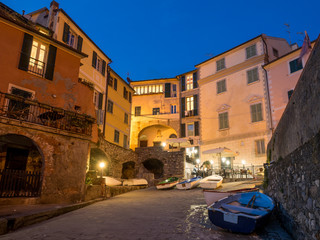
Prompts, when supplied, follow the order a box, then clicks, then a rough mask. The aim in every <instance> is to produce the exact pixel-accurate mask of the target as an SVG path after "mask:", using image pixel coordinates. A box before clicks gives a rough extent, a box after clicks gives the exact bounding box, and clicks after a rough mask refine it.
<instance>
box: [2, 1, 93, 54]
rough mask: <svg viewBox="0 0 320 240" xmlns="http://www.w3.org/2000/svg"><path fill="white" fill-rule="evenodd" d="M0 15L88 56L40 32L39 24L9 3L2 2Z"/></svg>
mask: <svg viewBox="0 0 320 240" xmlns="http://www.w3.org/2000/svg"><path fill="white" fill-rule="evenodd" d="M0 17H1V18H3V19H5V20H7V21H9V22H11V23H14V24H16V25H18V26H20V27H22V28H24V29H27V30H29V31H31V32H33V33H35V34H37V35H39V36H41V37H43V38H46V39H48V40H49V41H51V42H54V43H55V44H57V45H60V46H62V47H63V48H67V49H68V50H70V51H72V52H74V53H77V54H79V55H81V56H83V57H88V55H87V54H85V53H83V52H80V51H78V50H76V49H74V48H72V47H70V46H69V45H67V44H64V43H61V42H59V41H57V40H55V39H53V38H52V37H50V36H48V35H46V34H43V33H41V32H39V30H38V29H37V27H36V26H37V24H35V23H33V22H32V21H30V20H28V19H27V18H25V17H24V16H22V15H21V14H19V13H17V12H16V11H14V10H12V9H11V8H9V7H8V6H7V5H5V4H3V3H1V2H0Z"/></svg>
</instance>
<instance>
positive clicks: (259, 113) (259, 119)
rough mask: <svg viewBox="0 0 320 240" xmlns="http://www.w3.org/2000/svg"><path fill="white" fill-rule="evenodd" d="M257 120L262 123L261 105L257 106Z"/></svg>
mask: <svg viewBox="0 0 320 240" xmlns="http://www.w3.org/2000/svg"><path fill="white" fill-rule="evenodd" d="M257 120H258V121H262V106H261V103H259V104H257Z"/></svg>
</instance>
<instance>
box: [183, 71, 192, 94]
mask: <svg viewBox="0 0 320 240" xmlns="http://www.w3.org/2000/svg"><path fill="white" fill-rule="evenodd" d="M185 81H186V91H188V90H192V89H193V74H189V75H187V76H186V80H185Z"/></svg>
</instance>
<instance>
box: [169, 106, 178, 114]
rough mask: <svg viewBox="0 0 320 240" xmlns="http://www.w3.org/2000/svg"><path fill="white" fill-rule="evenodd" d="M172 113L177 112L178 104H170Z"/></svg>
mask: <svg viewBox="0 0 320 240" xmlns="http://www.w3.org/2000/svg"><path fill="white" fill-rule="evenodd" d="M170 113H171V114H175V113H177V104H171V105H170Z"/></svg>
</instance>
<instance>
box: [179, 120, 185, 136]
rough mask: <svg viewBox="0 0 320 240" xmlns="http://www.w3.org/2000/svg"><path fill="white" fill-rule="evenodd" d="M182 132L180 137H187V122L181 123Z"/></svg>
mask: <svg viewBox="0 0 320 240" xmlns="http://www.w3.org/2000/svg"><path fill="white" fill-rule="evenodd" d="M180 133H181V136H180V137H182V138H183V137H186V124H185V123H181V126H180Z"/></svg>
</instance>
